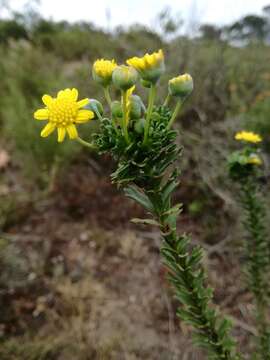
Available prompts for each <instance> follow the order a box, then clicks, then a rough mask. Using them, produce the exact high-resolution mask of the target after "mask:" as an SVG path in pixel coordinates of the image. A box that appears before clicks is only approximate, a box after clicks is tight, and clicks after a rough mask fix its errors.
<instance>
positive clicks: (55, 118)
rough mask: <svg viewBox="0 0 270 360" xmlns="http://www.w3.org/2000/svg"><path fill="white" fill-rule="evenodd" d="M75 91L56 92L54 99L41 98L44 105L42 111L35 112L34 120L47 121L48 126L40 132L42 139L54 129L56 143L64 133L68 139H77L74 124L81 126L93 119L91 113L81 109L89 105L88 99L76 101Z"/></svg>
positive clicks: (48, 97) (76, 94)
mask: <svg viewBox="0 0 270 360" xmlns="http://www.w3.org/2000/svg"><path fill="white" fill-rule="evenodd" d="M77 99H78V90H77V89H74V88H73V89H72V90H71V89H65V90H61V91H59V92H58V94H57V97H56V98H52V97H51V96H50V95H44V96H43V97H42V101H43V103H44V104H45V105H46V107H45V108H44V109H39V110H37V111H35V113H34V118H35V119H36V120H47V121H48V124H47V125H46V126H45V127H44V128H43V130H42V131H41V134H40V135H41V136H42V137H47V136H48V135H50V134H51V133H52V132H53V131H54V130H55V129H57V132H58V142H62V141H63V140H64V138H65V135H66V132H67V133H68V135H69V137H70V139H75V138H77V137H78V133H77V129H76V126H75V124H82V123H85V122H87V121H88V120H91V119H93V118H94V116H95V115H94V113H93V111H90V110H84V109H81V108H82V107H84V106H85V105H87V104H88V103H89V99H83V100H80V101H77Z"/></svg>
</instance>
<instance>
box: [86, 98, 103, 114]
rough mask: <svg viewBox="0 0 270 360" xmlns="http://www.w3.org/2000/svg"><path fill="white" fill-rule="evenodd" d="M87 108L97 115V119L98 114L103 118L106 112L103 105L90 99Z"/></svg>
mask: <svg viewBox="0 0 270 360" xmlns="http://www.w3.org/2000/svg"><path fill="white" fill-rule="evenodd" d="M85 108H86V109H89V110H91V111H93V113H94V114H95V115H96V116H95V117H97V113H99V114H100V115H101V116H102V115H103V112H104V111H103V106H102V104H101V103H100V102H99V101H98V100H96V99H90V100H89V104H87V105H86V106H85Z"/></svg>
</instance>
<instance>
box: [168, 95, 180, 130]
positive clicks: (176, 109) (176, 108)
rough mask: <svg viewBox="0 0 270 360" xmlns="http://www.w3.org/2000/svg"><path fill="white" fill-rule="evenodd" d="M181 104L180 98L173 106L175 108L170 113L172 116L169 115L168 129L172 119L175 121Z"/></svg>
mask: <svg viewBox="0 0 270 360" xmlns="http://www.w3.org/2000/svg"><path fill="white" fill-rule="evenodd" d="M182 104H183V103H182V102H181V101H180V100H179V101H178V102H177V104H176V106H175V109H174V112H173V114H172V117H171V119H170V121H169V123H168V129H170V128H171V126H172V125H173V123H174V121H175V119H176V117H177V115H178V113H179V110H180V109H181V106H182Z"/></svg>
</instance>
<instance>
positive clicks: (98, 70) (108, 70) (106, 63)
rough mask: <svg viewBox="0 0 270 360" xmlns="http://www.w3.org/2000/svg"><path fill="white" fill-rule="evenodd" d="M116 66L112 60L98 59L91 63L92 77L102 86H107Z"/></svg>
mask: <svg viewBox="0 0 270 360" xmlns="http://www.w3.org/2000/svg"><path fill="white" fill-rule="evenodd" d="M116 67H117V64H116V62H115V61H114V60H104V59H98V60H96V61H95V62H94V65H93V70H92V73H93V78H94V80H95V81H96V82H97V83H99V84H100V85H102V86H108V85H109V84H110V83H111V81H112V73H113V70H114V69H115V68H116Z"/></svg>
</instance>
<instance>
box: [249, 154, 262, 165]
mask: <svg viewBox="0 0 270 360" xmlns="http://www.w3.org/2000/svg"><path fill="white" fill-rule="evenodd" d="M248 164H252V165H262V160H261V159H260V158H259V156H257V155H255V154H252V155H250V157H249V159H248Z"/></svg>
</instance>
